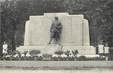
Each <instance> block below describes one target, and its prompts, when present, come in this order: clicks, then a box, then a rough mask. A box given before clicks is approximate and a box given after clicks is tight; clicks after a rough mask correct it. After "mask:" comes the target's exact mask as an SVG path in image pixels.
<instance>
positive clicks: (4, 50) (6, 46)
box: [2, 41, 8, 56]
mask: <svg viewBox="0 0 113 73" xmlns="http://www.w3.org/2000/svg"><path fill="white" fill-rule="evenodd" d="M2 48H3V51H2V53H3V56H6V55H7V53H8V44H7V43H6V42H5V41H4V44H3V45H2Z"/></svg>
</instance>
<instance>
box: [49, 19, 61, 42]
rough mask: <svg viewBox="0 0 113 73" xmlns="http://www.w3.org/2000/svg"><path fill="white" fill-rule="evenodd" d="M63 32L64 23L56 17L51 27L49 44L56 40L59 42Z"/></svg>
mask: <svg viewBox="0 0 113 73" xmlns="http://www.w3.org/2000/svg"><path fill="white" fill-rule="evenodd" d="M61 33H62V24H61V22H60V21H59V19H58V17H55V18H54V21H53V22H52V25H51V28H50V41H49V44H51V42H52V41H54V43H55V44H59V41H60V39H61Z"/></svg>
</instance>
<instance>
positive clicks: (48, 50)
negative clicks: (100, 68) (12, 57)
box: [17, 45, 96, 55]
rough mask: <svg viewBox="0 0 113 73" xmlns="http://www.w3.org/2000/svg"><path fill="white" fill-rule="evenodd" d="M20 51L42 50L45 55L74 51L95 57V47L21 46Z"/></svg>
mask: <svg viewBox="0 0 113 73" xmlns="http://www.w3.org/2000/svg"><path fill="white" fill-rule="evenodd" d="M17 50H18V51H20V52H24V51H31V50H40V51H41V53H43V54H54V52H56V51H59V50H62V51H67V50H70V51H72V50H73V51H74V50H78V52H79V54H80V55H95V54H96V51H95V47H93V46H58V45H46V46H44V45H43V46H20V47H18V48H17Z"/></svg>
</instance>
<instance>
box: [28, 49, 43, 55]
mask: <svg viewBox="0 0 113 73" xmlns="http://www.w3.org/2000/svg"><path fill="white" fill-rule="evenodd" d="M40 53H41V52H40V50H32V51H30V53H29V54H30V55H31V56H37V55H38V54H40Z"/></svg>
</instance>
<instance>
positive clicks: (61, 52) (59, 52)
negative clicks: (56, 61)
mask: <svg viewBox="0 0 113 73" xmlns="http://www.w3.org/2000/svg"><path fill="white" fill-rule="evenodd" d="M55 54H57V55H61V54H63V51H61V50H60V51H56V52H55Z"/></svg>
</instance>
